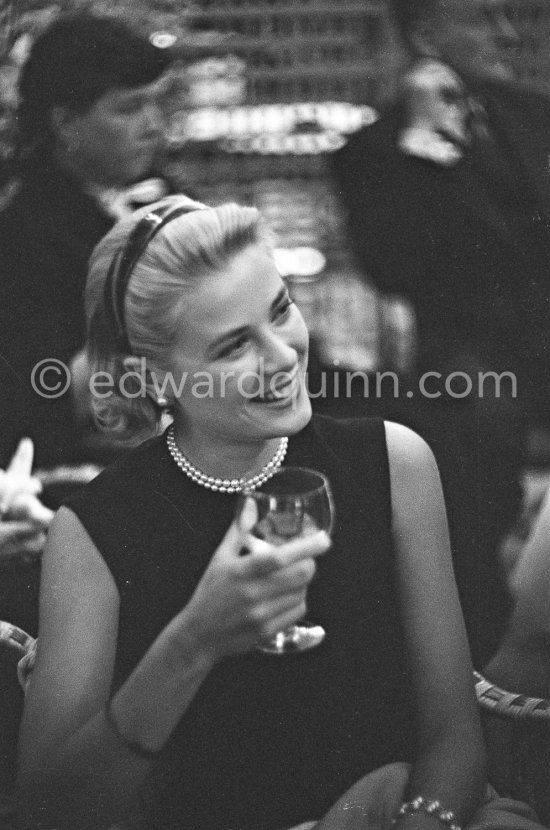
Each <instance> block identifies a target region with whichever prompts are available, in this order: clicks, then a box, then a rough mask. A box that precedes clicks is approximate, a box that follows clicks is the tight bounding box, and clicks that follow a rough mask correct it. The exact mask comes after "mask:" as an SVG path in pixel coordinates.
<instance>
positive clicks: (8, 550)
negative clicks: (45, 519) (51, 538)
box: [0, 520, 46, 564]
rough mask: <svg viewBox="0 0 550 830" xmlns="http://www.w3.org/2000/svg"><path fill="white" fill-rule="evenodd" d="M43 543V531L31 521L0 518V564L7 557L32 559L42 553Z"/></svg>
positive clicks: (44, 536)
mask: <svg viewBox="0 0 550 830" xmlns="http://www.w3.org/2000/svg"><path fill="white" fill-rule="evenodd" d="M45 543H46V534H45V532H44V531H43V530H38V529H37V528H36V526H35V525H34V523H33V522H31V521H1V520H0V564H1V563H2V562H4V561H6V560H8V559H15V558H20V559H24V560H31V559H34V558H36V557H37V556H39V555H40V554H41V553H42V550H43V548H44V545H45Z"/></svg>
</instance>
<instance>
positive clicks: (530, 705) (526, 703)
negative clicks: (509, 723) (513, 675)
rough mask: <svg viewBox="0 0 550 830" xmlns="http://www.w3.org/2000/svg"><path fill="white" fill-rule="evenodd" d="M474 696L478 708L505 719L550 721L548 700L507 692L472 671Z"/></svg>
mask: <svg viewBox="0 0 550 830" xmlns="http://www.w3.org/2000/svg"><path fill="white" fill-rule="evenodd" d="M474 678H475V681H476V683H475V688H476V696H477V700H478V703H479V705H480V706H482V707H483V708H484V709H489V711H491V712H493V713H494V714H495V715H501V716H502V717H505V718H537V719H540V720H549V719H550V700H544V698H540V697H528V696H527V695H522V694H518V693H517V692H507V691H505V690H504V689H501V688H500V687H499V686H496V685H495V684H494V683H491V682H490V681H489V680H487V678H485V677H483V675H482V674H480V673H479V672H477V671H474Z"/></svg>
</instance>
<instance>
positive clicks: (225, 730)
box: [66, 416, 414, 830]
mask: <svg viewBox="0 0 550 830" xmlns="http://www.w3.org/2000/svg"><path fill="white" fill-rule="evenodd" d="M285 465H303V466H310V467H315V468H316V469H318V470H321V471H322V472H324V473H325V474H326V475H327V476H328V478H329V480H330V482H331V485H332V490H333V495H334V501H335V505H336V527H335V532H334V536H333V547H332V548H331V550H330V551H329V552H328V553H327V554H326V555H325V556H324V557H322V558H321V560H320V561H319V567H318V571H317V575H316V577H315V580H314V582H313V584H312V585H311V587H310V589H309V591H308V617H309V618H311V619H312V620H314V621H315V622H318V623H321V624H322V625H323V626H324V627H325V629H326V631H327V636H326V638H325V641H324V642H323V643H322V645H321V646H319V647H318V648H316V649H313V650H311V651H309V652H305V653H304V652H303V653H301V654H296V655H291V656H285V657H275V656H270V655H265V654H262V653H260V652H256V651H253V652H250V653H249V654H245V655H243V656H238V657H235V658H230V659H227V660H225V661H224V662H222V663H221V664H219V665H218V666H217V667H216V668H215V669H214V670H213V671H212V673H211V674H210V675H209V677H208V678H207V680H206V681H205V683H204V684H203V685H202V687H201V688H200V690H199V692H198V694H197V696H196V697H195V699H194V700H193V702H192V704H191V706H190V707H189V709H188V710H187V712H186V714H185V715H184V717H183V718H182V720H181V722H180V723H179V725H178V726H177V728H176V729H175V730H174V732H173V734H172V737H171V739H170V741H169V742H168V744H167V746H166V748H165V751H164V752H163V754H162V755H161V757H160V759H159V761H158V763H157V764H156V765H155V767H154V768H153V770H152V772H151V775H150V778H149V780H148V783H147V785H146V786H145V787H144V789H143V792H142V796H141V799H142V802H143V803H142V808H143V809H144V810H145V814H146V816H147V818H146V821H145V826H146V827H147V828H148V830H153V828H158V830H161V828H162V830H170V828H174V830H176V828H177V830H182V829H183V828H186V830H199V828H200V830H280V828H284V827H288V826H291V825H293V824H298V823H299V822H302V821H307V820H314V819H316V818H320V817H321V816H322V815H323V813H324V812H326V810H327V809H329V808H330V807H331V806H332V805H333V803H334V802H335V801H336V800H337V799H338V798H339V797H340V796H341V795H342V794H343V793H344V792H345V791H346V789H347V788H348V787H350V786H351V785H352V784H353V783H354V782H355V781H357V780H358V779H359V778H361V777H362V776H363V775H365V774H366V773H367V772H369V771H371V770H373V769H375V768H377V767H379V766H381V765H383V764H385V763H388V762H390V761H395V760H411V758H412V756H413V754H414V747H413V733H414V728H413V718H414V715H413V712H412V706H411V702H410V697H411V694H410V685H409V680H408V676H407V670H406V666H405V659H404V644H403V632H402V628H401V622H400V616H399V609H398V600H397V590H396V579H395V573H394V565H395V561H394V551H393V544H392V537H391V502H390V483H389V468H388V457H387V450H386V444H385V434H384V425H383V422H382V421H381V420H353V421H335V420H332V419H330V418H324V417H322V416H315V417H314V418H313V420H312V421H311V422H310V424H308V426H307V427H306V428H305V429H304V430H303V431H302V432H301V433H300V434H299V435H296V436H294V437H292V438H291V439H290V443H289V450H288V454H287V459H286V461H285ZM235 503H236V496H233V495H227V494H220V493H213V492H211V491H207V490H205V489H204V488H202V487H199V486H198V485H196V484H194V483H193V482H192V481H190V480H189V479H188V478H187V477H186V476H184V475H183V474H182V473H181V472H180V470H179V469H178V468H177V466H176V465H175V464H174V462H173V460H172V459H171V458H170V455H169V453H168V450H167V448H166V444H165V441H164V439H163V438H155V439H153V440H151V441H148V442H146V443H145V444H143V445H141V446H140V447H139V448H137V449H136V450H134V451H132V452H130V453H129V454H128V455H126V456H125V457H123V458H122V459H121V460H120V461H118V462H117V463H116V464H114V465H112V466H111V467H109V468H108V469H107V470H106V471H105V472H104V473H102V474H101V475H100V476H99V477H98V478H96V479H95V480H94V481H93V482H91V483H90V484H89V485H87V486H86V487H85V488H83V489H82V490H80V491H79V492H78V493H77V494H75V495H74V496H73V497H71V498H70V499H69V500H68V501H67V502H66V505H67V506H68V507H70V508H71V509H72V510H73V511H74V512H75V513H76V514H77V516H78V517H79V519H80V520H81V522H82V523H83V525H84V527H85V528H86V530H87V531H88V533H89V534H90V536H91V538H92V539H93V540H94V542H95V544H96V545H97V547H98V548H99V550H100V552H101V554H102V555H103V557H104V558H105V560H106V562H107V564H108V566H109V568H110V570H111V572H112V574H113V577H114V579H115V581H116V584H117V587H118V590H119V592H120V598H121V604H120V620H119V632H118V650H117V656H116V667H115V676H114V680H113V691H114V690H115V689H116V688H117V687H118V686H120V684H122V683H123V681H124V679H125V678H126V677H127V676H128V675H129V673H130V672H131V671H132V669H133V668H134V667H135V665H136V664H137V663H138V662H139V660H140V658H141V657H142V656H143V654H144V652H145V651H146V649H147V648H148V647H149V646H150V645H151V643H152V642H153V640H154V639H155V638H156V637H157V635H158V634H159V632H160V631H161V630H162V628H163V627H164V626H165V625H166V624H167V623H168V622H169V621H170V620H171V619H172V617H173V616H174V615H175V614H176V613H177V612H178V611H179V610H180V609H181V608H182V606H183V605H184V604H185V603H186V602H187V601H188V600H189V598H190V596H191V594H192V592H193V590H194V588H195V586H196V584H197V582H198V580H199V579H200V577H201V575H202V573H203V571H204V570H205V568H206V566H207V564H208V561H209V558H210V556H211V555H212V553H213V551H214V550H215V549H216V547H217V545H218V544H219V542H220V541H221V538H222V537H223V535H224V534H225V532H226V530H227V527H228V526H229V524H230V522H231V520H232V518H233V513H234V510H235ZM158 705H159V706H162V700H159V701H158Z"/></svg>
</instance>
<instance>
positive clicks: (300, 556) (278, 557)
mask: <svg viewBox="0 0 550 830" xmlns="http://www.w3.org/2000/svg"><path fill="white" fill-rule="evenodd" d="M243 544H244V546H245V547H246V548H247V550H248V551H249V553H250V556H247V557H245V558H244V559H243V568H245V569H246V570H247V571H248V572H249V573H250V575H251V576H256V577H262V576H269V574H272V573H275V572H277V571H280V570H283V569H284V568H288V567H289V566H290V565H294V564H295V563H297V562H300V561H302V560H304V559H310V558H312V557H317V556H321V555H322V554H324V553H326V552H327V550H328V549H329V548H330V544H331V543H330V537H329V536H328V534H327V533H325V531H324V530H320V531H318V532H317V533H313V534H311V536H300V537H297V538H296V539H292V540H291V541H289V542H286V543H285V544H284V545H278V546H277V545H270V544H269V543H268V542H265V541H263V540H262V539H256V537H255V536H252V535H250V534H248V535H247V536H246V537H245V538H244V539H243Z"/></svg>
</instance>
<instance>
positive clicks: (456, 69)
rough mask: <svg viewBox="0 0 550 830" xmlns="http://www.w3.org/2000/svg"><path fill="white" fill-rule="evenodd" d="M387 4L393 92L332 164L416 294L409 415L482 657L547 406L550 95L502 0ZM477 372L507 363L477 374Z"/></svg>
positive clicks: (353, 210) (368, 243)
mask: <svg viewBox="0 0 550 830" xmlns="http://www.w3.org/2000/svg"><path fill="white" fill-rule="evenodd" d="M393 7H394V12H395V20H396V23H397V25H398V28H399V32H400V34H401V36H402V39H403V42H404V44H405V45H406V47H407V49H408V51H409V54H410V64H409V66H408V68H407V70H406V72H405V73H404V75H403V78H402V79H401V86H400V96H399V100H398V101H397V102H396V104H395V105H394V106H393V108H392V109H390V110H389V111H388V112H387V113H386V114H385V115H384V116H383V117H382V118H380V120H379V121H378V122H377V123H375V124H374V125H372V126H370V127H367V128H364V129H362V130H361V131H359V132H358V133H356V134H354V135H353V136H352V137H351V139H350V140H349V142H348V144H347V145H346V146H345V147H344V148H342V150H340V151H338V152H337V153H335V154H334V156H333V162H334V171H335V175H336V179H337V182H338V186H339V190H340V195H341V198H342V200H343V202H344V205H345V207H346V208H347V211H348V215H349V222H350V231H351V234H350V238H351V241H352V244H353V245H354V247H355V250H356V253H357V257H358V260H359V262H360V264H361V265H362V267H363V268H364V270H365V272H366V273H367V274H368V275H369V277H370V278H372V280H373V281H374V282H375V284H376V285H377V286H378V287H379V288H380V289H381V290H382V291H384V292H389V293H396V294H402V295H404V296H406V297H407V298H409V299H410V300H411V301H412V303H413V305H414V308H415V310H416V315H417V324H418V336H419V355H418V366H417V370H418V376H417V380H420V379H422V378H423V379H424V387H423V389H424V393H423V394H422V392H421V390H420V388H419V387H416V388H415V390H414V397H413V399H412V400H411V402H410V406H409V409H410V410H411V416H410V420H411V422H412V423H413V424H414V425H415V426H416V427H417V428H419V429H420V431H423V432H424V434H425V436H426V437H427V438H428V440H430V442H431V443H432V446H433V449H434V451H435V453H436V456H437V458H438V461H439V464H440V468H441V471H442V476H443V479H444V483H446V485H447V497H448V501H449V513H450V521H451V529H452V531H453V536H454V540H455V567H456V570H457V577H458V582H459V588H460V589H461V595H462V601H463V606H464V610H465V616H466V622H467V625H468V627H469V631H470V637H471V642H472V646H473V650H474V654H476V656H478V655H481V657H482V658H484V657H486V656H487V652H488V651H490V649H491V648H492V647H493V646H494V644H495V643H496V641H497V640H498V637H499V636H500V633H501V631H502V629H503V626H504V625H505V622H506V617H507V611H508V607H509V603H508V600H507V596H506V590H505V585H504V579H503V575H502V574H501V573H500V571H499V566H498V562H497V558H496V553H495V551H496V548H497V545H498V541H499V539H500V538H501V536H502V534H503V533H504V532H505V530H506V527H507V526H508V525H509V523H510V522H511V521H512V520H513V518H514V515H515V511H516V509H517V506H518V501H519V498H520V488H519V477H520V472H521V465H522V462H523V450H524V446H525V427H526V423H527V422H529V421H531V422H533V420H534V419H535V418H537V417H540V412H541V411H543V408H542V407H541V406H540V403H539V401H540V389H541V386H542V385H543V384H545V382H546V376H547V367H548V362H547V361H548V345H547V343H548V335H547V333H546V329H547V327H548V325H547V308H548V302H549V293H550V291H549V277H550V268H549V263H550V176H549V172H548V158H549V157H548V153H549V150H550V104H549V103H548V102H547V101H546V100H545V99H543V98H542V97H539V96H535V95H533V94H530V93H528V92H526V91H525V90H522V89H520V88H517V87H515V86H514V84H513V82H512V77H513V73H512V67H513V60H514V50H515V47H516V46H517V33H516V32H515V30H514V29H513V27H512V25H511V23H510V21H509V20H508V18H507V17H506V15H505V12H504V3H503V2H502V0H492V1H491V2H487V0H408V1H407V0H393ZM426 372H433V373H438V374H434V375H430V376H429V377H426V376H425V373H426ZM479 372H495V373H496V374H497V375H501V373H510V374H509V375H508V374H507V375H506V376H502V377H501V382H500V390H499V387H498V382H497V381H494V383H493V382H492V381H491V382H489V381H486V382H485V384H484V385H483V387H482V390H481V389H480V388H479V374H478V373H479ZM453 373H458V374H456V375H453ZM446 382H447V385H446ZM491 383H493V385H492V386H491ZM470 384H471V388H470ZM468 390H470V391H469V394H465V393H466V392H467V391H468ZM482 393H483V394H482ZM516 393H517V396H516ZM413 407H414V414H413ZM389 414H390V415H391V414H392V412H391V410H390V411H389ZM451 445H452V451H450V450H449V447H450V446H451ZM457 446H458V450H457Z"/></svg>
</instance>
